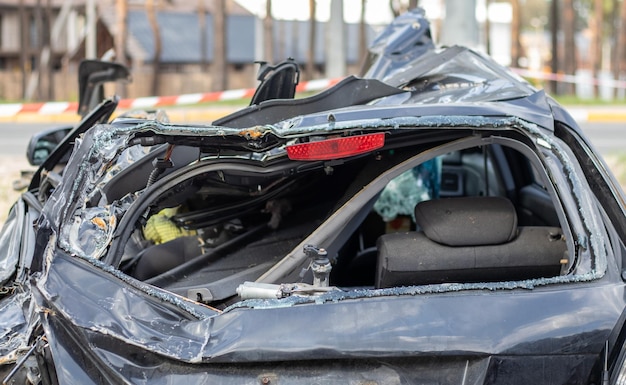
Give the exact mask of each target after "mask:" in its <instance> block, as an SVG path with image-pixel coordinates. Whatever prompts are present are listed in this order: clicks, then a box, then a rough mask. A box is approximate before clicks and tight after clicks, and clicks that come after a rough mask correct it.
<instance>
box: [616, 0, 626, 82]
mask: <svg viewBox="0 0 626 385" xmlns="http://www.w3.org/2000/svg"><path fill="white" fill-rule="evenodd" d="M617 47H618V51H617V52H618V57H619V65H618V67H617V68H618V74H619V75H618V76H617V78H618V79H624V74H625V73H626V1H622V7H621V9H620V24H619V39H618V44H617Z"/></svg>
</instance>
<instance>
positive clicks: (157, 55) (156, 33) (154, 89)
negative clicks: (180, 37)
mask: <svg viewBox="0 0 626 385" xmlns="http://www.w3.org/2000/svg"><path fill="white" fill-rule="evenodd" d="M155 2H156V4H155ZM158 3H159V0H146V3H145V7H146V15H147V17H148V23H149V24H150V29H151V30H152V38H153V40H154V56H153V57H152V80H151V82H150V94H151V95H158V94H159V67H160V65H161V51H162V45H161V30H160V29H159V22H158V20H157V15H156V13H157V11H156V9H157V7H158V5H159V4H158Z"/></svg>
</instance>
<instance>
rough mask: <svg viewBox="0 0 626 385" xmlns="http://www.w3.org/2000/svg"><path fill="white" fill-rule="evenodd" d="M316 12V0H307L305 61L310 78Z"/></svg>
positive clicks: (313, 60) (311, 74)
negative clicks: (307, 35)
mask: <svg viewBox="0 0 626 385" xmlns="http://www.w3.org/2000/svg"><path fill="white" fill-rule="evenodd" d="M316 12H317V7H316V1H315V0H309V47H308V52H307V62H306V77H307V79H309V80H311V79H313V77H314V76H315V75H314V74H315V42H316V40H317V39H316V36H315V34H316V33H317V21H316V19H315V14H316Z"/></svg>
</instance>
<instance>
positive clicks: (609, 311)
mask: <svg viewBox="0 0 626 385" xmlns="http://www.w3.org/2000/svg"><path fill="white" fill-rule="evenodd" d="M416 49H418V50H419V52H417V53H415V52H416V51H415V50H416ZM368 68H369V69H368V70H366V71H365V72H364V73H363V74H362V76H359V77H354V76H351V77H348V78H345V79H344V80H342V81H341V82H339V83H338V84H337V85H336V86H334V87H332V88H330V89H327V90H325V91H323V92H321V93H320V94H317V95H314V96H311V97H308V98H302V99H289V98H280V99H275V98H260V99H261V100H259V101H257V102H256V103H253V104H252V105H250V106H249V107H246V108H244V109H242V110H240V111H237V112H235V113H233V114H231V115H229V116H225V117H224V118H222V119H219V120H218V121H215V122H213V123H212V124H207V125H179V124H171V123H168V122H167V119H166V118H165V116H164V115H163V114H153V115H151V116H150V118H138V117H134V116H121V117H118V118H115V119H113V120H111V121H106V122H101V123H100V124H95V125H94V126H93V127H92V128H90V129H89V130H87V131H86V132H84V133H82V134H81V135H79V136H77V137H76V138H74V139H73V141H74V142H75V147H74V149H73V151H72V153H71V157H70V158H69V160H68V163H67V166H66V167H64V169H63V171H62V173H60V174H59V173H55V172H53V171H52V170H51V169H49V168H51V167H50V164H48V166H46V163H45V162H44V163H43V165H42V167H41V168H40V170H38V172H37V173H36V174H35V176H34V178H33V182H32V183H31V187H30V188H29V191H28V192H26V193H25V194H24V195H23V197H22V198H21V199H20V200H19V201H18V202H17V203H16V204H15V206H14V207H13V208H12V210H11V212H10V215H9V219H8V220H7V222H6V224H5V226H4V228H3V230H2V233H1V234H0V250H2V260H1V265H0V266H1V269H0V273H1V274H0V277H1V279H2V282H3V286H2V300H0V309H1V310H0V320H1V322H0V325H1V328H2V329H1V330H2V333H1V338H0V357H1V363H2V370H3V376H4V381H5V382H6V383H29V384H30V383H32V384H39V383H42V384H57V383H60V384H66V383H81V384H87V383H95V384H109V383H150V384H152V383H156V384H159V383H162V384H170V383H180V382H183V381H186V382H188V383H220V384H311V383H320V384H331V383H333V384H457V383H458V384H507V385H511V384H600V383H603V384H604V383H611V384H621V383H624V381H626V355H625V353H626V350H625V349H624V343H625V342H626V341H625V338H626V329H625V328H624V320H625V312H624V310H625V309H626V290H625V289H626V284H625V282H624V280H625V278H624V277H626V275H625V274H624V261H625V259H624V255H625V254H624V252H625V250H624V240H625V239H626V215H625V214H626V213H625V211H624V195H623V192H622V190H621V189H620V187H619V185H618V184H617V183H616V181H615V179H614V178H613V176H612V175H611V174H610V172H609V171H608V170H607V167H606V165H605V164H604V162H603V160H602V159H601V158H600V157H599V155H598V154H597V153H596V152H594V150H593V148H592V146H591V145H590V144H589V142H588V141H587V139H586V138H585V137H584V135H583V134H582V133H581V131H580V129H579V128H578V127H577V125H576V123H575V122H574V120H573V119H572V118H571V117H570V116H569V115H568V113H567V112H566V111H565V110H564V109H563V108H562V107H561V106H559V105H558V104H557V103H556V102H555V101H554V100H553V99H551V98H550V97H549V96H547V95H546V94H545V93H544V92H543V91H540V90H537V89H535V88H533V87H532V86H531V85H529V84H528V83H526V82H525V81H523V80H522V79H520V78H518V77H517V76H515V75H514V74H512V73H511V72H509V71H508V70H507V69H505V68H503V67H501V66H499V65H498V64H496V63H495V62H494V61H492V60H491V59H490V58H488V57H486V56H484V55H482V54H479V53H477V52H475V51H472V50H470V49H467V48H463V47H448V48H437V47H435V46H434V45H433V44H432V42H431V41H430V39H429V32H428V22H427V21H426V20H425V19H424V17H423V12H421V11H419V10H416V11H413V12H410V13H407V14H405V15H403V16H401V17H400V18H399V19H397V20H396V21H395V22H394V23H392V24H391V25H390V26H389V28H388V29H387V30H386V31H385V32H383V33H382V34H381V36H380V37H379V38H378V39H377V40H376V41H375V42H374V45H373V48H372V51H371V55H370V57H369V65H368ZM289 71H291V72H289V73H290V74H291V75H290V76H293V70H292V68H291V67H290V70H289ZM270 72H272V71H270ZM275 73H276V74H280V71H275ZM276 76H278V78H277V79H278V80H284V79H280V76H281V75H276ZM268 79H269V78H268ZM291 83H292V85H293V82H291ZM264 84H270V86H268V87H270V91H268V92H263V93H261V94H264V95H265V94H267V95H270V94H273V91H272V87H274V88H275V87H278V89H280V87H281V86H280V84H283V82H281V81H274V82H272V81H268V82H266V83H264ZM262 99H265V100H262ZM96 111H97V108H96ZM48 162H52V161H48ZM33 223H34V226H33Z"/></svg>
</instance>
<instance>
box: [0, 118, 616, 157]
mask: <svg viewBox="0 0 626 385" xmlns="http://www.w3.org/2000/svg"><path fill="white" fill-rule="evenodd" d="M58 126H59V123H52V124H43V123H0V138H2V139H1V140H0V155H5V156H25V154H26V146H27V145H28V141H29V140H30V137H31V136H32V135H33V134H34V133H36V132H40V131H42V130H45V129H48V128H53V127H58ZM581 127H582V129H583V131H584V132H585V134H586V135H587V136H588V137H589V139H590V140H591V142H592V143H593V145H594V146H595V148H596V149H597V150H598V151H600V153H602V154H604V155H608V154H612V153H617V152H626V122H624V123H583V124H581Z"/></svg>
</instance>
